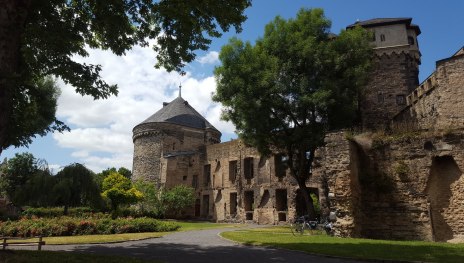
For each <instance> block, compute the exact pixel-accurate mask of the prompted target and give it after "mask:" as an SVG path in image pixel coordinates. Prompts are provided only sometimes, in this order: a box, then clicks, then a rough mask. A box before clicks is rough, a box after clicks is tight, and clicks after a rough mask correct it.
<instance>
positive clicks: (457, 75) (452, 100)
mask: <svg viewBox="0 0 464 263" xmlns="http://www.w3.org/2000/svg"><path fill="white" fill-rule="evenodd" d="M463 76H464V54H460V53H459V52H458V53H457V54H456V55H454V56H452V57H450V58H448V59H444V60H440V61H438V62H437V68H436V71H435V72H434V73H433V74H432V75H431V76H430V77H429V78H427V79H426V80H425V81H424V82H423V83H422V84H421V85H420V86H419V87H418V88H417V89H415V90H414V91H413V92H412V93H411V94H410V95H409V96H408V98H407V102H408V104H407V107H406V108H405V109H403V110H402V111H401V112H400V113H399V114H397V115H396V116H395V117H394V121H393V125H394V126H404V125H407V126H412V127H411V128H413V129H428V130H442V129H454V128H457V127H464V77H463Z"/></svg>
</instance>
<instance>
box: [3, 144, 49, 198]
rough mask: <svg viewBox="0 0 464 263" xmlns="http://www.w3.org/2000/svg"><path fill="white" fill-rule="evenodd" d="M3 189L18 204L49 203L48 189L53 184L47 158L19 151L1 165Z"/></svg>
mask: <svg viewBox="0 0 464 263" xmlns="http://www.w3.org/2000/svg"><path fill="white" fill-rule="evenodd" d="M1 169H2V171H1V174H2V181H3V182H2V185H3V186H2V187H3V191H4V192H6V195H7V196H8V198H9V199H10V201H11V202H13V203H14V204H17V205H24V204H28V202H29V201H31V200H32V201H33V202H32V203H31V205H34V204H36V205H41V204H44V203H47V202H48V201H49V200H48V197H47V196H46V193H47V192H46V189H49V188H50V187H52V185H53V180H52V176H51V174H50V171H49V169H48V164H47V162H46V161H45V160H41V159H37V158H35V157H34V155H32V154H31V153H21V154H19V153H17V154H15V156H14V157H13V158H11V159H9V160H6V161H4V162H3V164H2V165H1Z"/></svg>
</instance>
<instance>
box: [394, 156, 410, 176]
mask: <svg viewBox="0 0 464 263" xmlns="http://www.w3.org/2000/svg"><path fill="white" fill-rule="evenodd" d="M409 172H410V171H409V166H408V165H407V164H406V163H405V162H404V161H403V160H401V161H399V162H398V164H397V165H396V166H395V173H396V174H397V175H398V176H399V177H400V178H404V177H405V176H407V175H408V174H409Z"/></svg>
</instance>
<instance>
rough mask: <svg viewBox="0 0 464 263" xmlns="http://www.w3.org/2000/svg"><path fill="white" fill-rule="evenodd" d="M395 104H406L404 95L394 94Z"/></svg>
mask: <svg viewBox="0 0 464 263" xmlns="http://www.w3.org/2000/svg"><path fill="white" fill-rule="evenodd" d="M396 104H398V105H405V104H406V98H405V96H404V95H396Z"/></svg>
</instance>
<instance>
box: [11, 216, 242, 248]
mask: <svg viewBox="0 0 464 263" xmlns="http://www.w3.org/2000/svg"><path fill="white" fill-rule="evenodd" d="M175 223H176V224H178V225H180V226H181V227H180V228H179V230H178V231H192V230H202V229H214V228H233V227H239V226H243V225H239V224H218V223H211V222H188V221H175ZM169 233H172V232H148V233H124V234H111V235H82V236H59V237H44V238H43V240H44V241H45V243H46V245H64V244H94V243H110V242H124V241H131V240H140V239H147V238H156V237H162V236H164V235H167V234H169ZM24 241H37V238H35V239H22V240H11V241H10V242H24Z"/></svg>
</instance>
